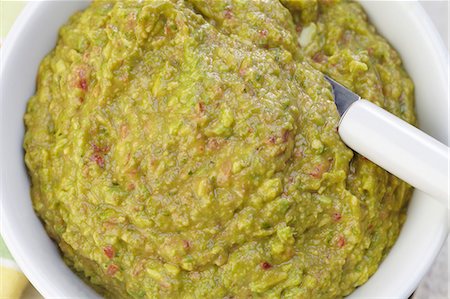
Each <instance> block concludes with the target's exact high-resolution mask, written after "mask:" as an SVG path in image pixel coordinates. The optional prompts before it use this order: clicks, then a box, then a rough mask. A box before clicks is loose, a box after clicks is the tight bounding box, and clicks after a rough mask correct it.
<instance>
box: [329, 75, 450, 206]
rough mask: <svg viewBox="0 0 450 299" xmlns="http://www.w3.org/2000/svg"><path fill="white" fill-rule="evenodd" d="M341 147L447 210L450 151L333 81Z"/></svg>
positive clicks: (331, 80)
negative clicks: (432, 199)
mask: <svg viewBox="0 0 450 299" xmlns="http://www.w3.org/2000/svg"><path fill="white" fill-rule="evenodd" d="M325 78H326V79H327V80H328V82H330V84H331V86H332V87H333V93H334V102H335V103H336V106H337V109H338V111H339V114H340V116H341V120H340V122H339V128H338V132H339V135H340V136H341V138H342V140H343V141H344V143H345V144H346V145H347V146H348V147H350V148H351V149H353V150H354V151H356V152H358V153H359V154H361V155H363V156H364V157H366V158H367V159H369V160H370V161H372V162H374V163H375V164H377V165H379V166H381V167H382V168H384V169H385V170H387V171H389V172H390V173H392V174H393V175H395V176H397V177H398V178H400V179H402V180H403V181H405V182H407V183H408V184H410V185H412V186H413V187H415V188H417V189H419V190H421V191H423V192H425V193H428V194H429V195H431V196H432V197H434V198H435V199H437V200H439V201H440V202H441V203H442V204H443V205H445V207H447V209H449V161H450V160H449V147H448V146H446V145H444V144H442V143H441V142H439V141H437V140H436V139H434V138H433V137H431V136H429V135H427V134H426V133H424V132H422V131H421V130H419V129H417V128H416V127H414V126H412V125H410V124H409V123H407V122H405V121H403V120H402V119H400V118H398V117H397V116H395V115H393V114H391V113H389V112H387V111H386V110H384V109H382V108H380V107H378V106H377V105H375V104H373V103H371V102H369V101H367V100H364V99H361V97H359V96H358V95H357V94H355V93H353V92H352V91H350V90H349V89H347V88H345V87H344V86H342V85H341V84H339V83H338V82H336V81H334V80H333V79H331V78H329V77H327V76H325Z"/></svg>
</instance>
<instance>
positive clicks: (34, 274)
mask: <svg viewBox="0 0 450 299" xmlns="http://www.w3.org/2000/svg"><path fill="white" fill-rule="evenodd" d="M43 2H45V1H43V0H39V1H31V2H28V3H27V5H26V6H25V7H24V8H23V10H22V11H21V13H20V15H19V16H18V17H17V18H16V20H15V22H14V24H13V26H12V28H11V30H10V31H9V33H8V34H7V36H6V38H5V39H4V41H3V45H2V48H1V49H0V56H1V57H0V81H1V80H3V79H2V77H3V76H6V74H4V69H3V65H4V61H6V60H7V59H8V57H9V56H10V55H12V52H13V48H14V44H15V42H16V40H17V38H18V37H19V34H20V33H21V31H23V30H24V28H26V27H27V26H28V22H29V20H30V19H31V18H32V17H33V14H34V13H35V12H36V10H37V9H39V8H40V6H41V5H42V3H43ZM408 5H411V6H412V7H413V11H412V12H413V14H415V15H416V16H417V18H418V19H419V20H420V22H421V26H423V27H424V29H425V30H427V31H428V33H429V35H428V36H427V38H428V39H429V43H430V44H431V46H432V49H433V51H434V53H435V54H436V55H438V56H439V59H441V60H442V61H445V62H446V66H447V67H446V68H445V67H444V66H442V67H441V68H440V70H441V71H442V72H443V76H444V78H446V79H447V83H448V82H449V76H448V67H449V63H448V61H449V52H448V51H446V46H445V44H444V42H443V40H442V38H441V36H440V35H439V33H438V32H437V30H436V27H435V26H434V24H433V23H432V21H431V19H430V17H429V15H428V14H427V13H426V12H425V10H424V8H423V7H422V6H421V5H420V3H419V2H418V1H413V2H409V3H408ZM449 88H450V87H449ZM0 101H1V102H3V100H2V99H0ZM447 103H449V100H448V99H447ZM0 112H1V113H3V112H2V111H0ZM447 122H449V119H447ZM1 126H2V122H1V121H0V127H1ZM0 133H1V130H0ZM2 139H3V138H0V140H2ZM447 144H448V142H447ZM3 175H4V173H3V166H2V165H0V233H1V235H2V237H3V239H4V241H5V244H6V245H7V247H8V248H10V249H11V250H10V252H11V255H12V256H13V257H14V259H15V261H16V263H17V264H18V265H19V267H20V268H21V269H22V271H23V272H24V274H25V275H26V276H27V278H28V279H29V281H30V282H31V283H32V284H33V285H34V286H35V287H36V289H37V290H38V291H39V292H40V293H41V294H42V295H43V296H44V297H51V294H53V292H52V291H51V288H50V287H48V286H47V287H44V286H45V285H46V284H45V283H44V281H43V280H42V279H41V278H40V273H39V271H37V270H36V269H32V267H28V266H27V261H28V260H29V258H27V257H26V256H22V255H21V253H22V252H21V251H20V250H16V249H17V248H20V247H21V246H22V245H21V244H20V242H17V240H16V238H15V236H14V228H13V227H12V225H11V223H8V222H6V221H4V220H3V218H4V217H1V216H2V215H3V213H4V210H3V204H2V202H3V200H4V190H3V187H2V182H3V180H2V178H1V177H2V176H3ZM445 229H446V230H445V231H446V233H445V235H444V236H443V237H442V238H441V240H436V244H435V246H434V248H433V249H434V252H433V253H432V254H430V256H433V258H429V259H428V260H426V261H424V263H423V267H425V269H429V268H430V267H431V264H432V263H433V261H434V260H435V258H436V256H437V254H438V253H439V250H440V248H441V247H442V245H443V243H444V241H445V240H446V238H447V235H448V227H447V228H445ZM419 281H420V277H418V278H417V279H416V281H414V282H411V283H410V284H409V286H399V289H401V290H399V294H400V296H402V297H407V296H409V295H410V294H411V293H412V292H413V290H414V288H415V287H417V284H418V283H419Z"/></svg>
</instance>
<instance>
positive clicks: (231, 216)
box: [24, 0, 415, 298]
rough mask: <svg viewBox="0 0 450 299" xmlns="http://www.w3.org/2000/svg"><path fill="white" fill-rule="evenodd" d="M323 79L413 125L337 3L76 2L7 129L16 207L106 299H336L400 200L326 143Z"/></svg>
mask: <svg viewBox="0 0 450 299" xmlns="http://www.w3.org/2000/svg"><path fill="white" fill-rule="evenodd" d="M322 72H323V73H326V74H328V75H330V76H331V77H333V78H334V79H336V80H337V81H340V82H342V83H343V84H345V85H346V86H347V87H349V88H352V89H353V90H354V91H355V92H357V93H359V94H360V95H361V96H362V97H364V98H366V99H368V100H371V101H373V102H375V103H376V104H378V105H380V106H382V107H384V108H386V109H388V110H389V111H391V112H393V113H395V114H397V115H399V116H400V117H402V118H403V119H405V120H407V121H409V122H411V123H414V122H415V118H414V108H413V84H412V82H411V80H410V79H409V78H408V76H407V74H406V73H405V71H404V70H403V68H402V65H401V61H400V58H399V56H398V54H397V53H396V52H395V51H394V50H393V49H392V48H391V47H390V46H389V44H388V43H387V42H386V41H385V40H384V39H383V38H382V37H380V36H379V35H377V33H376V32H375V29H374V28H373V27H372V26H371V25H370V24H369V22H368V20H367V17H366V15H365V13H364V11H363V10H362V8H361V7H360V6H359V5H358V4H355V3H348V2H342V3H341V2H336V1H323V2H320V1H319V2H315V1H293V0H284V1H281V2H279V1H275V0H273V1H240V0H227V1H218V0H189V1H169V0H167V1H166V0H157V1H156V0H155V1H141V2H138V1H125V2H105V1H98V2H97V1H94V2H93V3H92V4H91V5H90V6H89V8H87V9H86V10H85V11H83V12H80V13H77V14H75V15H74V16H73V17H72V18H71V19H70V20H69V22H68V23H67V24H66V25H64V26H63V27H62V28H61V30H60V35H59V40H58V43H57V46H56V48H55V49H54V50H53V51H52V52H51V53H50V54H49V55H48V56H47V57H46V58H45V59H44V60H43V62H42V64H41V66H40V69H39V76H38V85H37V91H36V95H35V96H33V97H32V98H31V99H30V102H29V105H28V109H27V112H26V115H25V123H26V128H27V130H26V135H25V140H24V148H25V151H26V155H25V161H26V164H27V167H28V169H29V174H30V177H31V180H32V188H31V195H32V199H33V205H34V208H35V210H36V212H37V213H38V215H39V216H40V217H41V219H42V220H43V222H44V224H45V227H46V229H47V231H48V233H49V234H50V236H51V237H52V238H53V239H54V240H55V241H56V242H57V244H58V245H59V247H60V249H61V251H62V254H63V256H64V258H65V260H66V262H67V263H68V264H69V265H70V266H71V267H72V268H73V269H74V270H75V271H76V272H77V273H78V274H79V275H80V276H81V277H83V279H85V280H86V281H87V282H88V283H89V284H91V285H92V286H94V287H95V288H96V289H97V290H98V291H99V292H101V293H103V294H105V295H106V296H108V297H115V298H281V297H282V298H340V297H343V296H345V295H347V294H349V293H351V292H352V291H353V290H354V289H355V288H356V287H357V286H359V285H361V284H363V283H364V282H365V281H366V280H367V279H368V278H369V277H370V275H372V274H373V273H374V272H375V271H376V269H377V267H378V265H379V264H380V262H381V261H382V259H383V257H384V256H385V255H386V254H387V252H388V251H389V249H390V248H391V247H392V245H393V244H394V242H395V240H396V238H397V236H398V234H399V231H400V228H401V225H402V223H403V222H404V219H405V209H406V205H407V202H408V200H409V198H410V195H411V188H410V187H409V186H408V185H407V184H406V183H404V182H402V181H400V180H398V179H397V178H395V177H393V176H392V175H390V174H388V173H387V172H386V171H384V170H382V169H381V168H379V167H377V166H376V165H374V164H373V163H371V162H370V161H368V160H367V159H365V158H363V157H361V156H359V155H357V154H354V153H353V152H352V151H351V150H350V149H348V148H347V147H346V146H345V145H344V144H343V143H342V141H341V140H340V138H339V135H338V133H337V131H336V127H337V125H338V122H339V115H338V112H337V110H336V107H335V105H334V103H333V99H332V94H331V87H330V86H329V84H328V83H327V82H326V81H325V80H324V78H323V75H322Z"/></svg>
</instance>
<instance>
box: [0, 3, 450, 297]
mask: <svg viewBox="0 0 450 299" xmlns="http://www.w3.org/2000/svg"><path fill="white" fill-rule="evenodd" d="M362 4H363V5H364V7H365V8H366V11H367V13H368V14H369V16H370V18H371V21H372V22H373V23H374V24H375V25H376V27H377V29H378V30H379V32H381V33H382V34H383V35H384V36H385V37H386V38H387V39H388V40H389V41H390V42H391V44H392V45H393V46H394V47H395V48H396V49H397V50H398V51H399V52H400V54H401V56H402V58H403V61H404V63H405V67H406V69H407V70H408V72H409V74H410V75H411V76H412V78H413V80H414V82H415V85H416V101H417V105H416V108H417V114H418V117H419V123H420V127H421V128H422V129H423V130H425V131H426V132H428V133H429V134H432V135H433V136H434V137H436V138H438V139H439V140H441V141H442V142H445V143H447V144H448V115H449V105H448V104H449V101H448V68H447V67H448V53H447V51H446V50H445V48H444V46H443V44H442V42H441V40H440V38H439V36H438V35H437V32H436V31H435V28H434V27H433V26H432V25H431V23H430V20H429V19H428V17H427V15H426V14H425V13H424V11H423V10H422V8H421V7H420V5H419V4H418V3H416V2H414V3H412V2H395V1H390V2H378V1H374V2H363V3H362ZM86 5H87V3H86V2H80V1H78V2H68V1H42V2H40V1H39V2H32V3H30V4H29V5H28V6H27V7H26V8H25V10H24V11H23V13H22V14H21V15H20V17H19V18H18V19H17V21H16V23H15V25H14V27H13V29H12V30H11V32H10V34H9V36H8V37H7V39H6V41H5V43H4V48H3V49H2V52H1V66H0V67H1V69H0V76H1V77H0V91H1V98H0V100H1V101H0V105H1V106H0V111H1V119H0V142H1V147H0V165H1V169H0V170H1V171H0V175H1V176H0V198H1V209H0V212H1V217H0V218H1V233H2V235H3V237H4V239H5V242H6V243H7V246H8V248H9V249H10V251H11V252H12V254H13V256H14V258H15V259H16V261H17V263H18V264H19V266H20V267H21V268H22V270H23V272H24V273H25V274H26V276H27V277H28V278H29V279H30V281H31V282H32V283H33V285H34V286H35V287H36V288H37V289H38V291H40V292H41V293H42V294H43V295H44V296H45V297H47V298H50V297H53V298H63V297H65V298H75V297H77V298H80V297H82V298H86V297H96V296H98V295H97V294H96V293H94V292H93V291H92V290H91V289H90V288H89V287H88V286H87V285H85V284H84V283H83V282H82V281H81V280H80V279H79V278H78V277H77V276H76V275H75V274H74V273H73V272H72V271H71V270H70V269H69V268H68V267H67V266H66V265H65V264H64V263H63V261H62V259H61V257H60V255H59V252H58V249H57V247H56V246H55V244H54V243H53V242H52V241H51V240H50V239H49V237H48V236H47V234H46V233H45V231H44V228H43V226H42V224H41V222H40V221H39V220H38V218H37V217H36V215H35V214H34V212H33V209H32V206H31V201H30V196H29V180H28V177H27V173H26V169H25V166H24V163H23V150H22V139H23V134H24V125H23V120H22V118H23V114H24V112H25V107H26V103H27V101H28V99H29V97H30V96H31V95H32V94H33V93H34V91H35V78H36V73H37V69H38V65H39V62H40V61H41V59H42V58H43V57H44V56H45V55H46V54H47V53H48V52H49V51H50V50H51V49H52V48H53V47H54V46H55V41H56V37H57V31H58V28H59V27H60V26H61V25H62V24H63V23H65V22H66V20H67V19H68V17H69V16H70V15H72V14H73V13H74V12H75V11H77V10H79V9H82V8H83V7H85V6H86ZM447 217H448V215H447V209H446V208H445V207H442V206H440V205H439V204H438V203H436V202H435V201H434V200H433V199H431V198H429V197H428V196H426V195H425V194H423V193H420V192H418V191H415V192H414V196H413V199H412V202H411V204H410V206H409V210H408V218H407V221H406V223H405V225H404V227H403V229H402V232H401V234H400V237H399V239H398V241H397V243H396V244H395V246H394V247H393V248H392V250H391V252H390V253H389V255H388V256H387V258H386V259H385V260H384V262H383V263H382V264H381V266H380V268H379V270H378V271H377V272H376V273H375V275H373V276H372V277H371V278H370V280H369V281H368V282H367V283H366V284H364V285H363V286H361V287H360V288H358V289H357V290H356V291H355V292H354V293H353V294H352V295H350V296H349V298H406V297H408V296H409V295H410V294H411V293H412V292H413V290H414V289H415V288H416V287H417V285H418V283H419V281H420V279H421V278H422V277H423V276H424V274H425V273H426V271H427V269H428V268H429V267H430V265H431V263H432V262H433V260H434V258H435V257H436V255H437V253H438V251H439V249H440V248H441V246H442V244H443V242H444V241H445V239H446V237H447V233H448V230H447V224H448V220H447Z"/></svg>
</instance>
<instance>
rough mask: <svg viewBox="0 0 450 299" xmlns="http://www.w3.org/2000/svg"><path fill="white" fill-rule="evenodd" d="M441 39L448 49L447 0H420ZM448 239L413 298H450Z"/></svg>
mask: <svg viewBox="0 0 450 299" xmlns="http://www.w3.org/2000/svg"><path fill="white" fill-rule="evenodd" d="M420 2H421V4H422V6H423V8H424V9H425V10H426V12H427V13H428V15H429V16H430V18H431V20H432V21H433V23H434V25H435V26H436V29H437V30H438V31H439V33H440V34H441V37H442V40H443V42H444V43H445V45H447V49H449V48H450V47H449V1H445V0H443V1H420ZM448 248H449V240H447V244H446V246H445V247H444V248H442V251H441V253H440V254H439V257H438V258H437V260H436V262H435V264H434V265H433V267H432V268H431V270H430V272H429V273H428V275H427V276H426V277H425V278H424V279H423V280H422V283H421V284H420V285H419V288H418V289H417V291H416V292H415V294H414V297H413V298H414V299H445V298H450V296H449V289H450V281H449V263H448V261H449V251H448Z"/></svg>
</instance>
